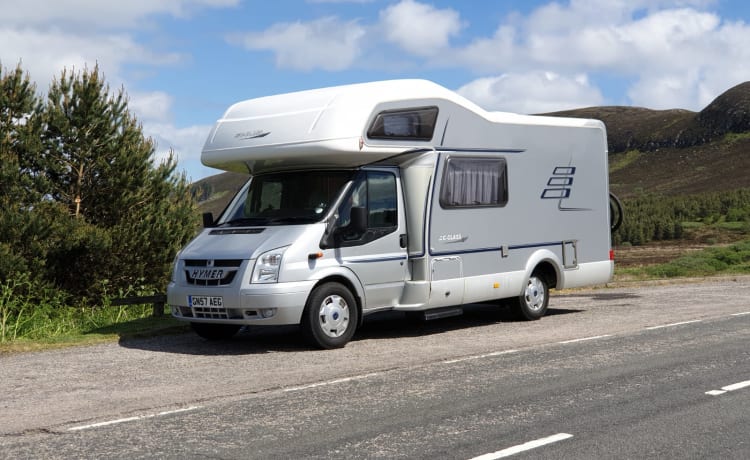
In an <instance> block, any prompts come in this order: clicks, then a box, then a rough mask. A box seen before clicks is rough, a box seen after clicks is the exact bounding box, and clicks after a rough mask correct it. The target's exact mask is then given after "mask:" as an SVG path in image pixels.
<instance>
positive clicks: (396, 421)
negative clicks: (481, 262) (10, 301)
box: [0, 277, 750, 459]
mask: <svg viewBox="0 0 750 460" xmlns="http://www.w3.org/2000/svg"><path fill="white" fill-rule="evenodd" d="M748 344H750V277H737V278H722V279H713V280H705V281H701V282H698V281H691V282H684V283H679V284H664V285H660V284H651V285H647V286H623V287H617V288H602V289H596V290H580V291H567V292H564V293H561V294H559V295H556V296H553V298H552V299H551V302H550V314H549V315H548V316H546V317H545V318H543V319H542V320H540V321H534V322H518V321H515V320H513V319H512V317H511V316H510V314H509V312H508V311H506V310H503V309H502V308H498V307H496V306H493V305H476V306H471V307H469V308H467V311H466V313H465V314H464V316H462V317H457V318H449V319H444V320H438V321H432V322H428V323H423V324H415V323H413V322H409V321H407V320H406V319H405V318H404V317H403V316H402V315H400V314H397V313H387V314H383V315H379V316H376V317H370V318H368V320H367V321H366V323H365V325H364V327H363V328H362V329H361V330H360V331H359V332H358V334H357V335H356V336H355V339H354V340H353V341H352V342H351V343H350V344H348V345H347V346H346V348H344V349H340V350H331V351H317V350H310V349H308V348H307V347H306V346H305V344H304V342H302V341H301V339H300V337H299V335H298V333H297V331H296V329H294V328H277V329H271V330H260V331H258V330H250V331H247V332H243V333H241V334H240V335H238V336H237V337H236V338H234V339H233V340H231V341H228V342H222V343H211V342H206V341H204V340H202V339H200V338H198V337H197V336H194V335H192V334H186V335H178V336H165V337H158V338H151V339H132V340H126V341H121V342H120V343H116V344H107V345H97V346H91V347H77V348H70V349H64V350H55V351H48V352H39V353H22V354H12V355H0V383H2V389H3V391H2V393H0V458H263V459H267V458H321V459H322V458H341V459H351V458H388V459H391V458H409V459H413V458H425V459H426V458H450V459H454V458H455V459H473V458H482V459H495V458H505V457H506V456H513V457H514V458H556V459H559V458H570V459H580V458H592V459H593V458H737V459H741V458H742V459H744V458H750V437H749V436H748V433H750V351H748Z"/></svg>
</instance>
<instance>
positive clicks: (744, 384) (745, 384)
mask: <svg viewBox="0 0 750 460" xmlns="http://www.w3.org/2000/svg"><path fill="white" fill-rule="evenodd" d="M747 387H750V380H745V381H744V382H740V383H733V384H732V385H727V386H725V387H721V389H722V390H724V391H734V390H740V389H742V388H747Z"/></svg>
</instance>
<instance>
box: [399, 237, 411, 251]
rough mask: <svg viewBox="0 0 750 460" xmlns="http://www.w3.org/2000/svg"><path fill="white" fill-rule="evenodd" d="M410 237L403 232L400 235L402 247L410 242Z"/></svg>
mask: <svg viewBox="0 0 750 460" xmlns="http://www.w3.org/2000/svg"><path fill="white" fill-rule="evenodd" d="M408 241H409V240H408V239H407V237H406V233H402V234H400V235H399V236H398V244H399V246H401V248H402V249H403V248H406V245H407V243H408Z"/></svg>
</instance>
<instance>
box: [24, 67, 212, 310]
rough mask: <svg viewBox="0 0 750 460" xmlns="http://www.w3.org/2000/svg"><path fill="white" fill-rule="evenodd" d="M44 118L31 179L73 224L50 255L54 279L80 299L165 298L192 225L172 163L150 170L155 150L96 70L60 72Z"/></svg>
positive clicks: (193, 215) (120, 94)
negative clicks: (146, 293)
mask: <svg viewBox="0 0 750 460" xmlns="http://www.w3.org/2000/svg"><path fill="white" fill-rule="evenodd" d="M42 121H43V128H44V130H43V134H42V137H41V139H42V151H41V154H40V156H39V161H38V163H37V165H36V166H37V168H38V170H37V171H36V172H37V173H38V174H39V175H43V176H44V177H45V178H46V179H47V181H48V189H47V190H46V191H45V194H46V196H47V197H49V198H50V199H51V200H53V201H54V202H57V203H60V204H61V205H63V206H64V207H65V208H66V209H67V212H68V214H69V216H70V220H71V221H72V222H73V226H72V228H71V229H69V232H70V234H69V237H68V238H67V239H66V240H65V242H64V244H61V245H60V246H59V247H58V248H57V249H56V250H55V251H52V252H51V253H50V255H49V260H48V263H49V271H50V274H51V276H52V277H53V278H54V280H55V282H56V283H58V284H59V285H61V286H62V287H64V288H65V289H67V290H69V291H70V292H73V293H75V294H78V295H81V296H96V295H98V294H100V293H101V291H102V290H103V289H104V288H105V287H107V288H108V289H110V290H111V289H115V290H120V291H127V290H129V289H132V288H133V287H136V286H143V289H146V290H151V291H163V290H164V285H165V284H166V282H167V276H168V272H169V268H170V267H169V265H170V262H171V261H172V259H173V257H174V254H175V252H176V251H177V249H178V248H179V247H180V246H181V245H182V244H184V243H185V242H186V241H187V239H188V238H189V237H190V236H192V234H193V233H194V231H195V228H196V225H197V212H195V205H194V201H193V199H192V198H191V196H190V194H189V190H188V186H189V184H188V183H187V181H186V180H185V178H184V177H181V176H177V175H176V174H175V167H176V163H175V160H174V159H173V158H172V157H170V158H169V159H168V160H167V161H166V162H164V163H162V164H159V165H155V164H154V151H155V146H154V143H153V141H152V140H151V139H149V138H146V137H145V136H144V135H143V132H142V129H141V126H140V125H139V124H138V122H137V120H136V118H135V117H134V116H133V115H132V114H131V113H130V112H129V110H128V106H127V97H126V95H125V92H124V90H123V89H120V90H119V91H117V92H115V93H114V94H111V93H110V88H109V86H108V85H107V84H106V83H105V82H104V79H103V77H102V76H101V74H100V73H99V69H98V67H95V68H94V69H93V70H92V71H88V70H84V71H83V72H79V73H73V72H68V71H63V72H62V74H61V76H60V78H59V79H57V80H55V81H53V83H52V85H51V86H50V90H49V93H48V96H47V103H46V105H45V107H44V111H43V113H42Z"/></svg>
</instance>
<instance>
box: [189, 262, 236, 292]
mask: <svg viewBox="0 0 750 460" xmlns="http://www.w3.org/2000/svg"><path fill="white" fill-rule="evenodd" d="M241 265H242V259H217V260H212V259H185V279H186V280H187V283H188V284H192V285H194V286H227V285H229V284H232V281H234V278H235V277H236V276H237V271H238V269H239V267H240V266H241Z"/></svg>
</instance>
